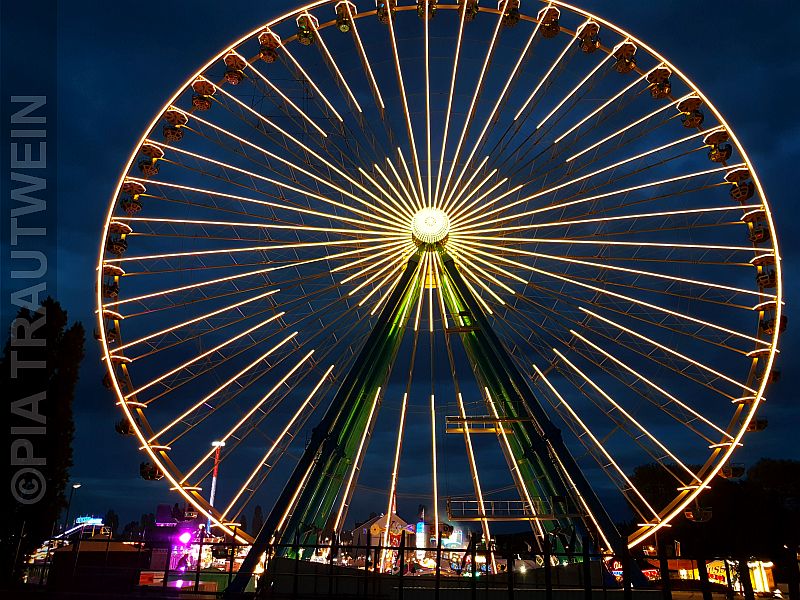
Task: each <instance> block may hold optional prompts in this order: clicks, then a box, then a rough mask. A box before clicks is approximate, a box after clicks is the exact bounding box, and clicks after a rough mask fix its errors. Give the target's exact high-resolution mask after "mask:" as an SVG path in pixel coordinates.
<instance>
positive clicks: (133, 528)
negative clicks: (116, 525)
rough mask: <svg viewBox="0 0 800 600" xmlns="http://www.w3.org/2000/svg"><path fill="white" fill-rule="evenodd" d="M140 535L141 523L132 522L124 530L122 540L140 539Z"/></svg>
mask: <svg viewBox="0 0 800 600" xmlns="http://www.w3.org/2000/svg"><path fill="white" fill-rule="evenodd" d="M140 535H141V529H140V527H139V521H130V522H128V523H126V524H125V527H123V528H122V539H124V540H135V539H139V537H140Z"/></svg>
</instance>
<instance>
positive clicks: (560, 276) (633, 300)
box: [503, 259, 770, 346]
mask: <svg viewBox="0 0 800 600" xmlns="http://www.w3.org/2000/svg"><path fill="white" fill-rule="evenodd" d="M503 260H504V261H505V260H507V259H503ZM514 262H516V261H514ZM516 264H517V265H520V264H521V263H516ZM522 268H524V269H526V270H528V271H531V272H534V273H538V274H539V275H544V276H547V277H550V278H552V279H555V280H558V281H562V282H565V283H570V284H572V285H575V286H577V287H581V288H584V289H588V290H591V291H593V292H596V293H598V294H602V295H605V296H608V297H612V298H617V299H619V300H623V301H626V302H630V303H632V304H635V305H637V306H641V307H643V308H649V309H652V310H655V311H657V312H659V313H663V314H666V315H670V316H672V317H675V318H678V319H680V320H682V321H688V322H692V323H695V324H697V325H700V326H701V328H704V327H708V328H710V329H714V330H716V331H720V332H722V333H726V334H728V336H734V337H737V338H740V339H743V340H748V341H750V342H754V343H756V344H761V345H764V346H769V345H770V342H768V341H765V340H761V339H759V338H756V337H753V336H750V335H747V334H744V333H741V332H738V331H735V330H733V329H729V328H727V327H724V326H722V325H717V324H716V323H712V322H710V321H704V320H703V319H699V318H697V317H692V316H691V315H687V314H685V313H681V312H679V311H675V310H672V309H669V308H667V307H664V306H658V305H656V304H653V303H651V302H646V301H644V300H640V299H638V298H634V297H632V296H628V295H625V294H621V293H618V292H615V291H613V290H609V289H604V288H602V287H599V286H597V285H593V284H590V283H586V282H584V281H581V280H579V279H577V278H575V277H574V276H572V277H569V276H567V275H565V274H562V273H556V272H553V271H547V270H544V269H539V268H537V267H533V266H529V265H523V267H522ZM598 283H604V284H608V283H609V282H606V281H599V282H598Z"/></svg>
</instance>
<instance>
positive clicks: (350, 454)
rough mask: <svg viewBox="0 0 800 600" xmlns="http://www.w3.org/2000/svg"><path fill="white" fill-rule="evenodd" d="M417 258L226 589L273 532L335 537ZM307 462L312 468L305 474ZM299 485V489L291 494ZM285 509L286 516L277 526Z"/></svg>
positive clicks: (247, 570)
mask: <svg viewBox="0 0 800 600" xmlns="http://www.w3.org/2000/svg"><path fill="white" fill-rule="evenodd" d="M419 259H420V257H419V253H417V254H414V255H413V256H412V257H411V258H410V259H409V262H408V264H407V265H406V268H405V271H404V272H403V274H402V276H401V278H400V281H399V282H398V284H397V285H396V286H395V288H394V291H393V292H392V293H391V294H390V296H389V298H388V299H387V301H386V304H385V305H384V307H383V309H382V310H381V312H380V314H379V317H378V319H377V322H376V324H375V326H374V328H373V329H372V332H371V333H370V335H369V336H368V338H367V340H366V342H365V343H364V346H363V347H362V349H361V351H360V352H359V355H358V357H357V358H356V361H355V362H354V364H353V366H352V368H351V369H350V370H349V372H348V373H347V376H346V377H345V379H344V382H343V383H342V385H341V386H340V388H339V390H338V391H337V393H336V396H335V397H334V399H333V401H332V402H331V403H330V405H329V407H328V410H327V411H326V413H325V416H324V417H323V418H322V420H321V421H320V422H319V424H318V425H317V426H316V427H315V428H314V430H313V432H312V435H311V439H310V440H309V442H308V445H307V446H306V449H305V451H304V452H303V455H302V456H301V457H300V460H299V461H298V463H297V465H296V466H295V468H294V471H293V472H292V474H291V476H290V477H289V479H288V481H287V482H286V485H285V486H284V488H283V491H282V492H281V495H280V497H279V498H278V500H277V501H276V502H275V504H274V505H273V508H272V510H271V512H270V514H269V516H268V517H267V519H266V520H265V521H264V526H263V527H262V528H261V531H260V532H258V534H257V536H256V539H255V541H254V542H253V546H252V548H251V549H250V552H249V553H248V555H247V557H246V558H245V560H244V562H243V563H242V567H241V569H239V572H238V573H237V575H236V578H235V579H234V581H233V582H232V584H231V586H229V592H226V595H231V596H233V595H235V594H237V593H241V592H242V591H243V590H244V589H245V587H246V586H247V582H248V581H249V579H250V577H251V576H252V573H253V571H254V569H255V566H256V565H257V563H258V560H259V559H260V557H261V556H262V555H263V554H264V553H265V552H266V551H267V550H268V548H269V546H270V543H271V540H273V538H274V543H281V542H282V541H283V542H284V543H288V542H291V541H292V540H295V539H296V540H298V541H299V543H300V545H305V544H314V543H315V542H316V541H318V538H319V536H320V534H321V533H323V532H324V533H328V534H330V535H331V538H333V537H334V535H335V533H336V532H334V531H332V530H331V529H332V522H331V521H332V518H333V517H334V516H335V513H336V511H335V510H333V506H334V503H335V502H336V499H337V498H339V497H340V496H341V495H342V493H345V494H346V493H347V490H343V487H344V485H343V484H344V479H345V478H346V475H347V472H348V470H349V468H350V467H351V466H352V465H353V461H354V458H355V454H356V448H357V446H358V445H359V441H360V440H361V438H362V437H363V436H364V435H366V434H367V433H368V432H367V428H368V427H369V425H370V424H369V422H368V421H369V419H368V415H369V413H370V407H371V405H372V402H373V401H379V399H377V400H376V399H375V394H376V393H377V391H378V388H380V387H382V386H384V385H385V383H386V380H387V379H388V377H389V374H390V372H391V368H392V365H393V364H394V361H395V357H396V355H397V351H398V349H399V347H400V343H401V341H402V339H403V334H404V332H405V330H406V324H407V321H408V317H409V314H410V313H411V311H410V310H407V309H409V308H410V306H411V305H412V304H413V302H414V300H415V299H416V297H417V296H418V294H419V293H420V281H419V278H418V277H415V274H416V272H417V265H418V264H419ZM309 468H310V469H311V471H310V474H309V475H308V477H306V473H307V472H308V470H309ZM304 481H305V485H303V482H304ZM301 486H302V490H301V491H300V493H299V494H298V495H297V496H296V498H294V497H295V494H296V492H297V490H298V489H299V488H300V487H301ZM292 498H294V502H292ZM287 509H288V510H289V511H290V512H289V516H288V518H287V519H286V521H285V523H284V525H283V526H282V527H281V528H280V531H279V530H278V526H279V524H280V522H281V520H282V519H283V518H284V517H283V516H284V514H285V513H286V511H287Z"/></svg>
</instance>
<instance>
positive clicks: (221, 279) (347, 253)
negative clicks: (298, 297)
mask: <svg viewBox="0 0 800 600" xmlns="http://www.w3.org/2000/svg"><path fill="white" fill-rule="evenodd" d="M381 247H385V245H378V246H377V248H381ZM373 248H376V247H375V246H373ZM361 252H364V248H356V249H355V250H347V251H345V252H338V253H336V254H333V255H328V256H321V257H317V258H312V259H308V260H299V261H296V262H294V263H291V264H289V265H281V266H278V267H266V268H263V269H257V270H255V271H248V272H246V273H237V274H236V275H229V276H226V277H218V278H215V279H210V280H206V281H201V282H197V283H192V284H188V285H183V286H178V287H174V288H170V289H166V290H160V291H158V292H151V293H149V294H142V295H140V296H134V297H131V298H123V299H117V300H114V301H113V302H109V303H107V304H104V305H103V308H104V309H106V308H111V307H112V306H113V307H117V306H119V305H121V304H128V303H130V302H140V301H141V300H146V299H149V298H154V297H157V296H165V295H170V294H174V293H177V292H183V291H187V290H192V289H196V288H201V287H206V286H211V285H216V284H218V283H225V282H229V281H233V280H236V279H243V278H246V277H253V276H255V275H263V274H265V273H270V272H272V271H278V270H282V269H285V268H287V267H298V266H302V265H308V264H313V263H319V262H322V261H328V260H333V259H338V258H344V257H346V256H352V255H353V254H359V253H361Z"/></svg>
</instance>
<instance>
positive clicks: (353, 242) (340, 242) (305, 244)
mask: <svg viewBox="0 0 800 600" xmlns="http://www.w3.org/2000/svg"><path fill="white" fill-rule="evenodd" d="M312 231H313V229H312ZM403 237H405V236H400V235H396V236H382V237H375V238H371V239H370V240H364V239H360V238H359V239H352V240H332V241H325V242H294V243H291V244H274V245H261V246H250V247H247V248H222V249H219V250H195V251H188V252H171V253H168V254H144V255H140V256H127V257H124V258H109V259H107V260H106V263H108V264H114V263H123V262H131V261H143V260H157V259H161V258H176V257H187V256H207V255H209V254H228V253H235V252H262V251H267V250H286V249H291V248H319V247H322V248H325V247H328V246H354V245H358V244H363V243H365V242H376V241H377V242H385V241H393V240H398V239H402V238H403ZM327 258H328V257H327V256H325V257H322V259H327ZM277 268H278V267H276V269H277ZM272 270H275V269H272Z"/></svg>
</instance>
